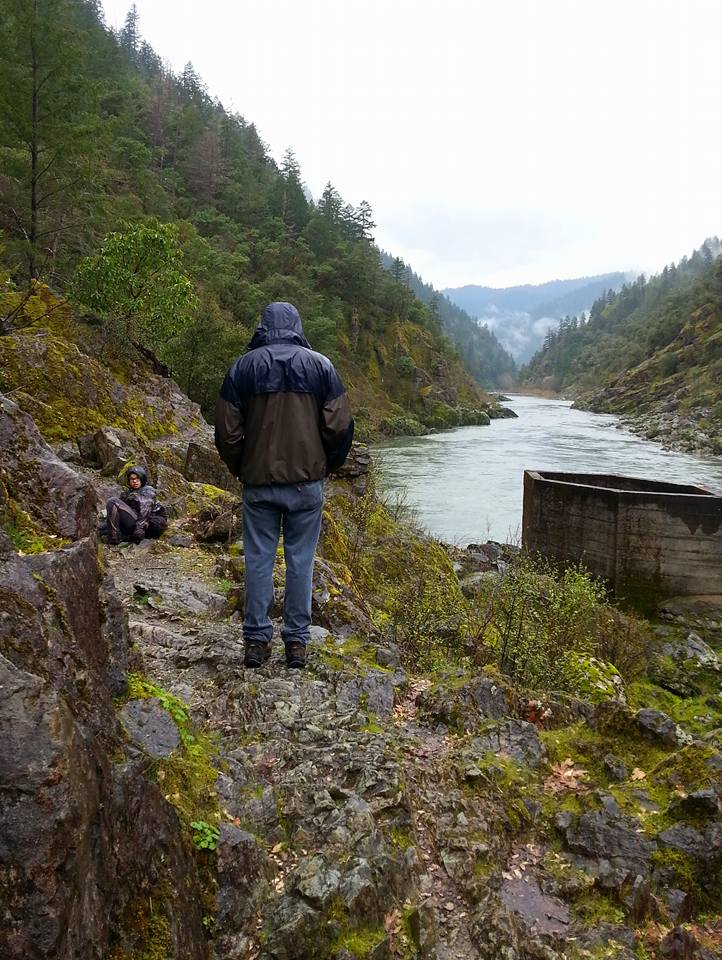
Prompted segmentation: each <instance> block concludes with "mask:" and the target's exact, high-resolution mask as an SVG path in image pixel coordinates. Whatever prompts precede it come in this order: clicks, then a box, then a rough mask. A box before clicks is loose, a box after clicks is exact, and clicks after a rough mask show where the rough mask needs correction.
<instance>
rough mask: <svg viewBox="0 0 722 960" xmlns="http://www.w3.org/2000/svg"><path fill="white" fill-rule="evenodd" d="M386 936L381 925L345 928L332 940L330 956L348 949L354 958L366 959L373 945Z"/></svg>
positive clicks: (358, 959) (375, 945)
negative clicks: (353, 928) (356, 928)
mask: <svg viewBox="0 0 722 960" xmlns="http://www.w3.org/2000/svg"><path fill="white" fill-rule="evenodd" d="M385 938H386V931H385V930H384V928H383V927H363V928H361V929H359V930H346V931H344V932H343V933H342V934H341V935H339V936H338V937H337V938H336V940H334V942H333V944H332V946H331V956H334V954H336V953H338V952H340V951H341V950H348V951H349V953H351V954H353V956H354V957H355V958H356V960H366V958H367V957H368V956H369V955H370V954H371V952H372V951H373V950H374V948H375V947H377V946H378V945H379V944H380V943H381V942H382V941H383V940H384V939H385Z"/></svg>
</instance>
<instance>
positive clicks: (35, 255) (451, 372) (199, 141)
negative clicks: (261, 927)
mask: <svg viewBox="0 0 722 960" xmlns="http://www.w3.org/2000/svg"><path fill="white" fill-rule="evenodd" d="M0 19H1V20H2V22H3V25H4V38H3V51H2V60H1V61H0V194H1V197H2V206H1V207H0V231H1V233H0V241H1V242H2V243H3V244H4V253H3V257H4V263H5V268H6V281H7V282H6V283H5V286H4V305H3V307H2V309H1V310H0V316H2V317H3V321H2V322H3V327H4V329H5V330H6V331H7V330H9V329H10V328H11V327H12V325H13V324H17V323H18V322H20V318H21V317H22V316H25V315H26V314H27V309H26V308H27V306H28V296H27V294H28V292H30V293H32V290H31V284H30V281H31V279H32V280H33V281H42V282H44V283H46V284H49V285H50V287H51V288H53V289H54V290H55V291H56V292H59V293H61V294H62V295H64V296H67V297H69V298H70V300H71V303H73V304H74V306H75V307H76V309H77V310H78V311H80V312H85V313H86V314H87V315H89V319H90V320H91V322H94V323H95V324H96V325H100V326H101V327H102V328H103V330H104V331H106V333H107V335H108V338H109V340H112V342H113V344H114V349H118V348H120V349H121V350H124V351H126V352H132V351H133V350H140V351H141V352H144V353H146V354H148V352H150V353H153V354H155V356H156V357H157V358H158V360H159V361H160V362H161V364H164V365H166V366H167V367H168V368H169V369H170V371H171V373H172V374H173V376H174V377H175V378H176V379H177V380H178V381H179V383H180V384H181V386H182V387H183V389H185V390H186V391H187V392H188V393H189V395H190V396H191V397H192V398H193V399H195V400H197V401H198V402H199V403H200V404H201V406H202V407H203V409H204V411H205V412H206V414H209V412H210V410H211V409H212V405H213V401H214V397H215V393H216V390H217V386H218V383H219V381H220V379H221V377H222V374H223V372H224V371H225V369H226V367H227V365H228V363H229V361H230V360H231V359H232V358H233V357H234V356H235V355H237V354H238V353H239V352H241V351H242V350H243V349H244V348H245V345H246V343H247V342H248V340H249V338H250V334H251V332H252V329H253V327H254V326H255V323H256V322H257V318H258V315H259V313H260V311H261V309H262V308H263V306H264V305H265V304H266V303H268V302H269V301H272V300H277V299H283V300H291V301H293V302H294V303H295V304H296V305H297V306H298V308H299V310H300V312H301V315H302V317H303V318H304V322H305V328H306V332H307V335H308V338H309V340H310V341H311V343H312V345H313V346H314V347H315V348H316V349H319V350H321V351H323V352H326V353H328V354H330V355H331V356H332V358H333V359H334V360H335V361H336V362H337V363H338V365H339V367H340V369H341V372H342V374H343V376H344V378H345V380H346V382H347V385H348V387H349V392H350V393H351V396H352V400H353V403H354V407H355V410H356V412H357V415H358V417H357V420H358V425H359V428H360V432H361V434H362V435H364V434H366V435H371V434H373V433H374V432H377V431H378V430H379V429H381V430H386V432H398V431H404V430H421V429H423V428H424V427H435V426H448V425H453V424H455V423H458V422H484V421H485V420H486V414H485V412H484V408H485V406H486V405H487V403H488V398H487V397H486V395H485V394H483V392H482V391H480V389H479V388H478V387H477V386H476V384H475V383H474V382H473V380H472V378H471V376H470V375H469V373H468V371H467V370H465V369H464V367H463V366H462V363H461V362H460V360H459V357H458V355H457V354H456V352H455V351H454V349H453V348H452V347H451V345H450V344H449V342H448V340H447V339H446V338H445V337H444V335H443V331H442V324H441V322H440V320H439V317H438V316H437V315H436V314H435V312H434V310H433V309H431V308H430V307H428V306H425V305H424V304H423V303H422V302H421V301H420V300H419V299H417V297H415V296H414V294H413V293H412V292H411V290H409V289H408V287H407V286H406V285H405V284H404V283H400V282H397V281H396V280H394V278H393V276H391V275H389V273H388V272H387V271H385V270H384V269H383V268H382V266H381V264H380V261H379V252H378V250H377V248H376V247H375V246H374V244H373V229H374V223H373V220H372V211H371V209H370V207H369V205H368V204H366V203H361V204H360V206H358V207H353V206H351V205H349V204H346V203H344V201H343V200H342V198H341V197H340V196H339V194H338V192H337V191H336V190H335V189H334V188H333V186H332V185H331V184H330V183H329V184H328V185H327V187H326V189H325V190H324V192H323V195H322V196H321V198H320V199H319V200H318V202H312V201H310V200H309V199H307V195H306V191H305V190H304V186H303V183H302V177H301V171H300V169H299V165H298V163H297V162H296V159H295V157H294V154H293V152H292V151H291V150H290V149H289V150H288V151H287V153H286V155H285V156H284V159H283V162H282V163H281V164H280V166H279V165H278V164H276V162H275V161H274V160H273V159H272V158H271V157H270V156H269V153H268V150H267V148H266V146H265V145H264V143H263V142H262V140H261V138H260V137H259V134H258V132H257V130H256V128H255V126H254V125H253V123H251V122H249V121H247V120H246V119H245V118H244V117H242V116H240V115H239V114H233V113H229V112H228V111H227V110H225V109H224V108H223V106H222V105H221V104H220V103H219V102H218V101H217V100H216V99H214V98H213V96H212V95H211V94H210V93H209V92H208V91H207V90H206V88H205V87H204V85H203V82H202V80H201V79H200V77H199V76H198V75H197V74H196V72H195V70H194V69H193V66H192V64H190V63H188V64H187V65H186V67H185V68H184V69H183V71H182V73H181V74H180V75H178V76H176V75H174V74H173V73H172V72H170V71H169V69H168V68H167V66H165V65H164V64H163V63H162V62H161V60H160V58H159V56H158V55H157V54H156V53H155V52H154V51H153V49H152V48H151V47H150V46H149V45H148V44H147V43H146V42H144V41H143V40H142V38H141V34H140V26H139V23H138V16H137V13H136V12H135V10H134V8H133V9H131V12H130V13H129V14H128V17H127V20H126V23H125V26H124V28H123V30H122V31H121V32H120V33H119V35H118V36H115V35H113V34H112V32H110V31H108V30H107V29H106V28H105V27H104V25H103V20H102V10H101V7H100V4H99V3H98V2H97V0H34V2H31V0H0ZM40 299H41V301H42V302H45V301H44V300H43V298H42V297H41V298H40ZM39 309H40V308H39ZM31 312H32V304H31ZM158 369H161V367H160V366H159V367H158ZM4 386H5V387H6V388H14V386H15V385H14V384H5V385H4Z"/></svg>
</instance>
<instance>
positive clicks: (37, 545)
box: [0, 479, 68, 554]
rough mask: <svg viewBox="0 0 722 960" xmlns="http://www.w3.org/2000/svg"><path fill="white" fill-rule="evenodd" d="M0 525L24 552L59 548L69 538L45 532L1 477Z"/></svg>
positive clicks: (20, 550)
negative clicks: (15, 497) (11, 492)
mask: <svg viewBox="0 0 722 960" xmlns="http://www.w3.org/2000/svg"><path fill="white" fill-rule="evenodd" d="M0 527H1V528H2V529H3V530H4V532H5V533H6V534H7V535H8V537H9V538H10V542H11V543H12V545H13V547H15V549H16V550H17V551H18V553H22V554H31V553H42V552H43V551H45V550H58V549H59V548H60V547H64V546H65V545H66V544H67V542H68V541H67V540H64V539H63V538H62V537H59V536H58V535H57V534H55V533H50V532H47V531H46V532H44V531H43V530H41V528H40V527H39V526H38V524H37V523H36V522H35V521H34V520H33V519H32V517H31V516H30V514H29V513H27V512H26V511H25V510H23V509H22V507H21V506H20V504H19V503H17V501H16V500H14V499H13V498H12V497H11V496H10V492H9V489H8V486H7V485H6V484H5V483H4V482H3V481H2V480H1V479H0Z"/></svg>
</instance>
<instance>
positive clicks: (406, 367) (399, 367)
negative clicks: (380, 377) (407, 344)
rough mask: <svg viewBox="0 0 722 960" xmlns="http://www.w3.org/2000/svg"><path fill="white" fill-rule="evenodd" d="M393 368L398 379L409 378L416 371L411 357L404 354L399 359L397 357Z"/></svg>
mask: <svg viewBox="0 0 722 960" xmlns="http://www.w3.org/2000/svg"><path fill="white" fill-rule="evenodd" d="M394 366H395V367H396V372H397V373H398V375H399V376H400V377H410V376H411V374H412V373H413V372H414V370H415V369H416V364H415V363H414V361H413V360H412V359H411V357H409V356H408V355H406V354H404V355H403V356H401V357H397V358H396V363H395V364H394Z"/></svg>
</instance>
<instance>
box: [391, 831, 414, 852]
mask: <svg viewBox="0 0 722 960" xmlns="http://www.w3.org/2000/svg"><path fill="white" fill-rule="evenodd" d="M389 840H390V841H391V845H392V846H393V847H396V849H397V850H408V849H409V847H413V846H414V840H413V837H412V836H411V834H410V833H409V831H408V830H402V829H401V828H400V827H392V829H391V830H390V831H389Z"/></svg>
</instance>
